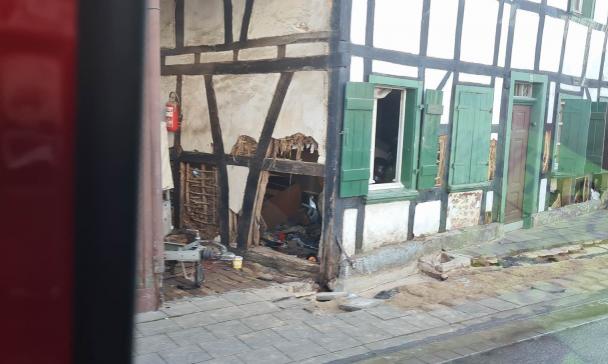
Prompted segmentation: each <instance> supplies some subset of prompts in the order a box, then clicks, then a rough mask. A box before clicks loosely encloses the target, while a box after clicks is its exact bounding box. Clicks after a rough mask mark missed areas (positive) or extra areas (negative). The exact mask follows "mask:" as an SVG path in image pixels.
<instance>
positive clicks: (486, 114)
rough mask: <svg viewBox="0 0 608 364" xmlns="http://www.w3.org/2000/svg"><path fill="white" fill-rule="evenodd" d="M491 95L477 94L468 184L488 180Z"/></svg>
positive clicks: (492, 101)
mask: <svg viewBox="0 0 608 364" xmlns="http://www.w3.org/2000/svg"><path fill="white" fill-rule="evenodd" d="M492 96H493V93H486V94H478V97H477V102H478V107H477V112H476V115H475V128H474V130H473V146H474V147H473V154H472V156H471V175H470V177H469V183H477V182H484V181H487V180H488V166H489V159H490V133H491V128H492V106H493V103H494V100H493V97H492Z"/></svg>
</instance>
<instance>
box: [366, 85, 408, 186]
mask: <svg viewBox="0 0 608 364" xmlns="http://www.w3.org/2000/svg"><path fill="white" fill-rule="evenodd" d="M374 98H375V100H376V101H375V112H374V120H373V125H372V143H371V151H370V153H371V156H372V158H370V170H371V171H372V173H371V174H370V177H371V178H370V181H369V183H370V185H371V186H370V189H380V188H391V187H392V188H394V187H401V183H400V180H401V178H400V176H401V155H402V153H403V119H404V118H403V111H404V110H403V106H404V104H405V93H404V92H403V90H399V89H390V88H376V89H375V93H374Z"/></svg>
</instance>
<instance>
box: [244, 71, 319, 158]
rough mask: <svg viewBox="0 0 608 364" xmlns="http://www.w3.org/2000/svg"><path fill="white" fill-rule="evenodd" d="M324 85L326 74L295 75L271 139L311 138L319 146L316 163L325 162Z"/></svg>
mask: <svg viewBox="0 0 608 364" xmlns="http://www.w3.org/2000/svg"><path fill="white" fill-rule="evenodd" d="M327 85H328V80H327V72H325V71H310V72H296V73H295V74H294V76H293V79H292V81H291V84H290V85H289V89H288V90H287V95H286V96H285V101H284V102H283V107H282V108H281V113H280V114H279V118H278V120H277V124H276V126H275V128H274V133H273V134H272V136H273V137H274V138H283V137H286V136H289V135H292V134H295V133H302V134H305V135H308V136H312V137H313V138H314V139H315V140H316V141H317V143H319V159H318V162H319V163H324V162H325V134H326V129H327V95H328V86H327ZM262 123H263V119H262ZM256 139H257V138H256Z"/></svg>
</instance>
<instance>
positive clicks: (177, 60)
mask: <svg viewBox="0 0 608 364" xmlns="http://www.w3.org/2000/svg"><path fill="white" fill-rule="evenodd" d="M193 63H194V54H192V53H190V54H178V55H175V56H166V57H165V65H167V66H170V65H174V64H193Z"/></svg>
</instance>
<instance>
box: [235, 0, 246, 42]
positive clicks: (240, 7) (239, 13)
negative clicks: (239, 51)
mask: <svg viewBox="0 0 608 364" xmlns="http://www.w3.org/2000/svg"><path fill="white" fill-rule="evenodd" d="M246 2H247V1H246V0H232V39H233V40H234V41H235V42H236V41H238V40H239V38H240V37H241V27H242V26H243V15H244V14H245V3H246Z"/></svg>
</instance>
